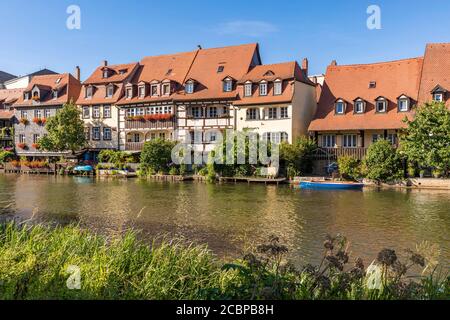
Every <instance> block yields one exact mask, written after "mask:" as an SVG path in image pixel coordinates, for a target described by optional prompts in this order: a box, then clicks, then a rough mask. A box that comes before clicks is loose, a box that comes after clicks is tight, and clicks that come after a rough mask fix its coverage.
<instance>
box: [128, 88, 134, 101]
mask: <svg viewBox="0 0 450 320" xmlns="http://www.w3.org/2000/svg"><path fill="white" fill-rule="evenodd" d="M131 98H133V88H127V99H131Z"/></svg>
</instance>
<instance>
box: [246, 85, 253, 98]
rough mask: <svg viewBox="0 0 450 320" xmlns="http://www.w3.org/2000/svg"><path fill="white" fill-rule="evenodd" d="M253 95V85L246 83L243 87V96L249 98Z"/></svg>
mask: <svg viewBox="0 0 450 320" xmlns="http://www.w3.org/2000/svg"><path fill="white" fill-rule="evenodd" d="M252 94H253V84H251V83H246V84H245V85H244V96H246V97H251V96H252Z"/></svg>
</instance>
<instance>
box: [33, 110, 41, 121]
mask: <svg viewBox="0 0 450 320" xmlns="http://www.w3.org/2000/svg"><path fill="white" fill-rule="evenodd" d="M34 117H35V118H38V119H41V118H42V110H41V109H36V110H34Z"/></svg>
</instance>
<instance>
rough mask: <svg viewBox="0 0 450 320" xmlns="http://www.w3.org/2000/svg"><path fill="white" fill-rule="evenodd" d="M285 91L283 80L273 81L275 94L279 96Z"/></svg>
mask: <svg viewBox="0 0 450 320" xmlns="http://www.w3.org/2000/svg"><path fill="white" fill-rule="evenodd" d="M282 93H283V82H282V81H281V80H278V81H275V82H274V83H273V95H274V96H279V95H281V94H282Z"/></svg>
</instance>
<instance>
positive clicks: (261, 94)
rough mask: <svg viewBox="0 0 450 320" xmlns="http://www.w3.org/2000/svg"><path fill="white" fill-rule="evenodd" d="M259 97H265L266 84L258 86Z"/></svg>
mask: <svg viewBox="0 0 450 320" xmlns="http://www.w3.org/2000/svg"><path fill="white" fill-rule="evenodd" d="M259 95H260V96H267V83H266V82H263V83H260V84H259Z"/></svg>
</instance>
